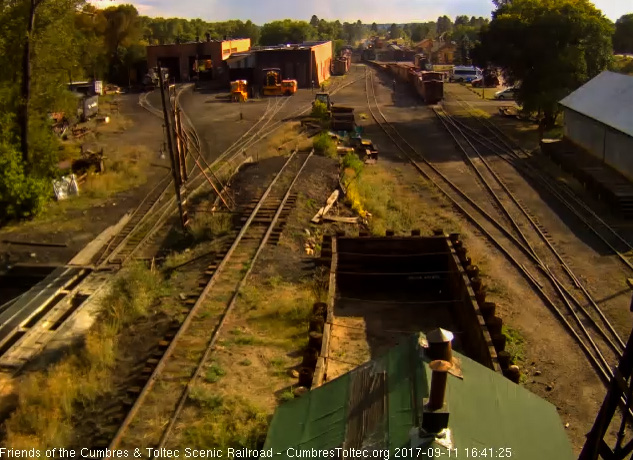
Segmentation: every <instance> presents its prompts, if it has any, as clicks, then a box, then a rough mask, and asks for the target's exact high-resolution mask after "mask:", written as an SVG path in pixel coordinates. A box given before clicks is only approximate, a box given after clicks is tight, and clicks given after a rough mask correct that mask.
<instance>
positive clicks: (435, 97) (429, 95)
mask: <svg viewBox="0 0 633 460" xmlns="http://www.w3.org/2000/svg"><path fill="white" fill-rule="evenodd" d="M422 89H423V93H424V102H426V103H427V104H437V103H438V102H440V101H441V100H442V99H443V98H444V82H443V81H441V80H427V81H423V82H422Z"/></svg>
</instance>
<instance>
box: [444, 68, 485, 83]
mask: <svg viewBox="0 0 633 460" xmlns="http://www.w3.org/2000/svg"><path fill="white" fill-rule="evenodd" d="M482 75H483V72H482V71H481V69H478V68H477V67H472V66H471V67H468V66H455V67H454V68H453V73H452V75H451V77H450V79H449V81H452V82H458V83H462V82H465V83H470V82H471V81H473V80H475V79H477V78H479V77H481V76H482Z"/></svg>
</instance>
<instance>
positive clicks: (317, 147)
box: [312, 133, 338, 159]
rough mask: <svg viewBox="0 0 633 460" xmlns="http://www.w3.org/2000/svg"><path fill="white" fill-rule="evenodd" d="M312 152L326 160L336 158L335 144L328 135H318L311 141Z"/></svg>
mask: <svg viewBox="0 0 633 460" xmlns="http://www.w3.org/2000/svg"><path fill="white" fill-rule="evenodd" d="M312 146H313V147H314V151H315V152H316V153H318V154H319V155H323V156H326V157H328V158H334V159H336V158H338V153H337V152H336V142H335V141H334V140H333V139H332V138H331V137H330V135H329V134H328V133H320V134H319V135H318V136H316V137H315V138H314V140H313V141H312Z"/></svg>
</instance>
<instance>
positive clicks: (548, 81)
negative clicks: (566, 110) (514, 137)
mask: <svg viewBox="0 0 633 460" xmlns="http://www.w3.org/2000/svg"><path fill="white" fill-rule="evenodd" d="M612 33H613V27H612V25H611V22H610V21H609V20H608V19H606V18H605V17H604V16H603V15H602V13H601V12H600V11H599V10H598V9H596V7H595V6H594V5H593V4H592V3H591V2H589V1H588V0H514V1H513V2H512V3H510V4H506V5H502V6H500V7H499V8H498V9H497V10H496V11H495V12H494V13H493V20H492V21H491V22H490V24H489V25H488V26H484V27H483V28H482V32H481V35H480V37H481V43H479V44H478V46H477V47H476V49H475V50H473V53H472V56H473V58H474V59H475V62H476V64H477V65H479V66H481V67H487V65H488V64H489V63H493V64H495V65H498V66H500V67H502V68H503V70H504V74H505V76H506V78H507V80H508V81H509V82H510V83H513V82H517V83H520V90H519V92H518V96H517V99H518V100H519V102H521V103H522V104H523V106H524V108H525V109H527V110H529V111H539V112H542V113H543V115H544V122H545V125H547V126H550V125H552V124H553V122H554V120H555V117H556V114H557V110H558V108H557V106H558V101H559V100H560V99H562V98H563V97H565V96H566V95H567V94H569V93H570V92H571V91H573V90H575V89H576V88H578V87H579V86H580V85H582V84H583V83H584V82H586V81H587V80H588V79H590V78H592V77H594V76H595V75H597V74H598V73H599V72H601V71H602V70H604V69H605V68H607V66H608V65H609V63H610V62H611V60H612V47H611V35H612Z"/></svg>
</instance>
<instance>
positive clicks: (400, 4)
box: [98, 0, 633, 24]
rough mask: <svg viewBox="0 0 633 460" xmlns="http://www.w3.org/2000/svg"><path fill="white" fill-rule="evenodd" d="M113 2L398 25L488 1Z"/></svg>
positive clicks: (612, 2)
mask: <svg viewBox="0 0 633 460" xmlns="http://www.w3.org/2000/svg"><path fill="white" fill-rule="evenodd" d="M98 3H99V4H107V6H110V5H116V4H124V3H132V4H134V5H135V6H136V7H137V8H138V9H139V11H140V12H141V14H147V15H150V16H163V17H181V18H201V19H204V20H207V21H224V20H227V19H242V20H246V19H251V20H252V21H253V22H255V23H256V24H263V23H265V22H269V21H273V20H276V19H283V18H287V17H289V18H292V19H303V20H306V21H309V20H310V18H311V17H312V15H313V14H316V15H317V16H318V17H319V18H324V19H329V20H334V19H339V20H341V21H349V22H351V21H356V20H358V19H360V20H361V21H363V22H364V23H371V22H378V23H391V22H396V23H404V22H416V21H429V20H435V19H437V17H438V16H442V15H448V16H449V17H451V18H455V16H457V15H460V14H465V15H468V16H484V17H489V16H490V13H491V11H492V6H493V5H492V1H491V0H388V1H383V2H378V1H376V0H300V1H297V2H292V1H290V0H239V1H235V2H231V1H227V0H178V1H175V0H139V1H134V0H131V1H130V0H127V1H126V0H115V1H105V2H98ZM594 3H595V5H596V6H597V7H598V8H599V9H601V10H602V11H603V13H604V14H605V15H606V16H607V17H609V18H610V19H612V20H616V19H617V18H619V17H620V16H621V15H622V14H625V13H629V12H633V0H595V2H594Z"/></svg>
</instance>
